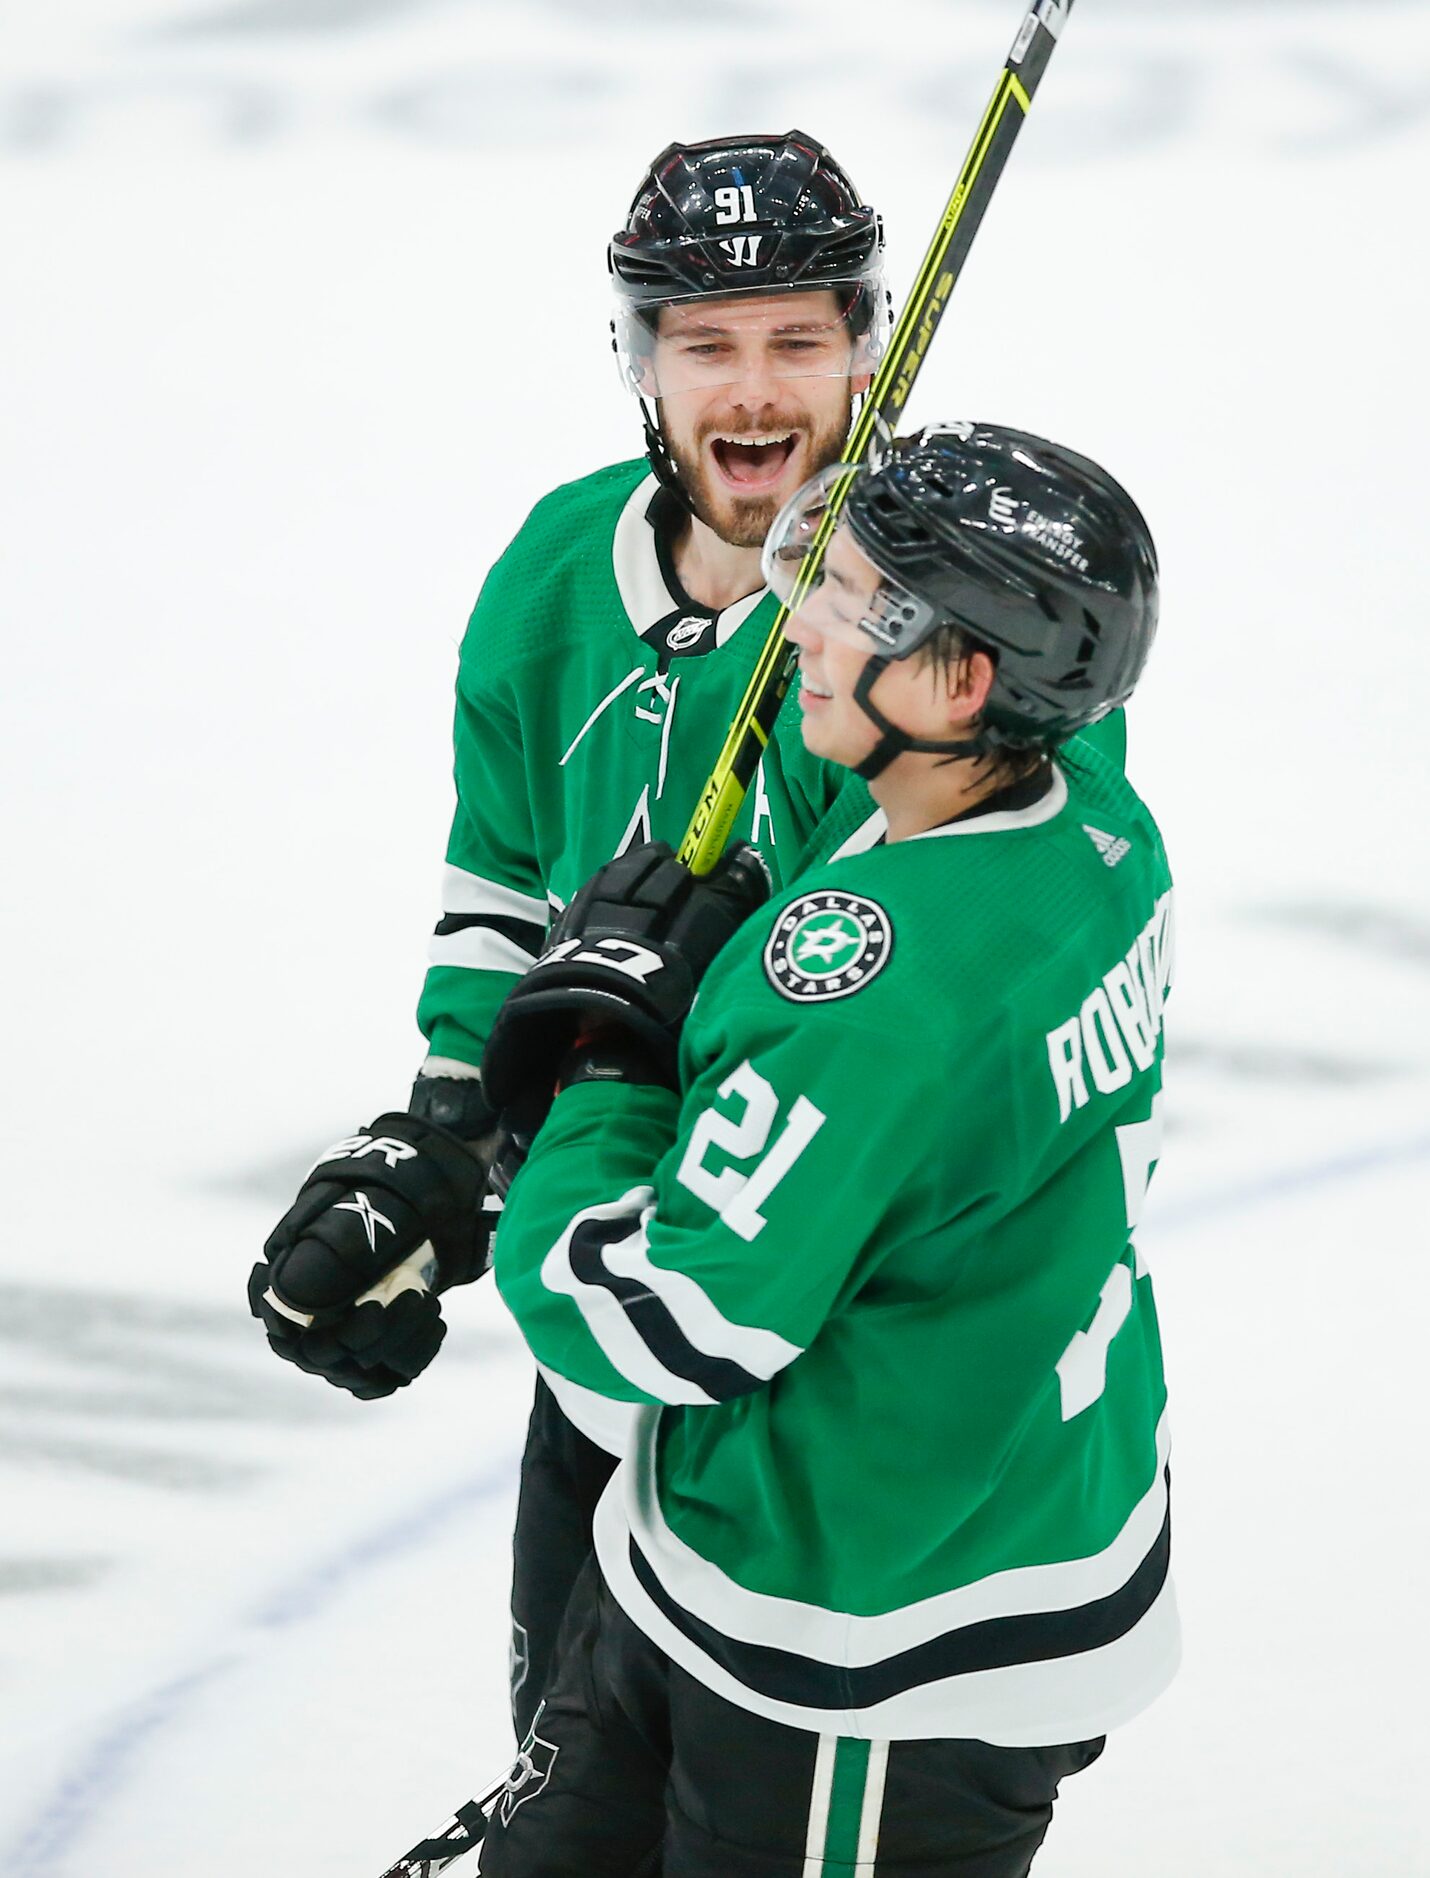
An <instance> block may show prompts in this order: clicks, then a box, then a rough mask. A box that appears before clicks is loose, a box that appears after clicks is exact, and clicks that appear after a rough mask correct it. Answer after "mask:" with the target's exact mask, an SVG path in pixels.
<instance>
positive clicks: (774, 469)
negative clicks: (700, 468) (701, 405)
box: [710, 430, 799, 489]
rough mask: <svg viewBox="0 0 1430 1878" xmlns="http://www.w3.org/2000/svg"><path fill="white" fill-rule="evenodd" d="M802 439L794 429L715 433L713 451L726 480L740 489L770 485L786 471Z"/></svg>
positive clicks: (762, 487)
mask: <svg viewBox="0 0 1430 1878" xmlns="http://www.w3.org/2000/svg"><path fill="white" fill-rule="evenodd" d="M798 441H799V439H798V437H797V435H796V433H795V432H794V431H792V430H783V431H766V432H762V433H761V434H760V435H758V436H750V437H731V436H721V437H712V438H711V440H710V453H711V455H712V456H713V457H714V458H715V462H716V464H717V466H718V468H719V470H720V473H721V475H722V476H723V477H724V478H725V480H726V482H728V483H731V484H733V485H734V487H736V488H737V489H767V488H768V487H769V486H770V485H771V484H772V483H776V482H778V481H779V479H780V477H781V476H782V475H783V474H784V470H785V465H786V464H787V463H788V462H789V460H790V458H791V457H792V456H793V455H794V453H795V446H796V444H797V443H798Z"/></svg>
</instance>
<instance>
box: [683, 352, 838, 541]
mask: <svg viewBox="0 0 1430 1878" xmlns="http://www.w3.org/2000/svg"><path fill="white" fill-rule="evenodd" d="M853 411H854V399H853V396H852V394H851V393H850V392H849V391H848V390H847V389H846V391H845V395H844V398H843V400H842V408H841V409H840V410H839V411H838V412H836V413H835V415H834V416H832V417H831V418H830V419H829V421H828V423H827V424H825V425H823V426H822V427H821V428H819V429H817V430H816V429H813V428H811V424H810V420H809V419H808V418H805V417H801V418H796V419H795V420H794V421H793V422H791V421H790V420H789V419H787V418H779V417H771V418H769V419H768V420H766V421H764V422H762V423H760V424H758V425H753V424H752V425H750V426H748V431H747V434H749V435H752V436H759V435H762V434H764V433H766V432H768V431H776V430H792V431H795V432H796V433H802V434H803V435H804V436H805V437H806V438H807V439H808V445H809V447H808V449H807V450H806V452H805V462H804V468H803V471H802V472H801V475H800V483H803V482H805V481H807V480H808V478H809V477H811V476H815V475H818V473H819V471H820V470H822V469H823V468H824V466H825V465H826V464H827V463H837V462H838V461H839V458H840V457H841V456H842V454H843V452H844V443H845V439H846V438H847V437H848V435H849V421H850V418H851V417H852V415H853ZM740 434H741V433H740V432H739V431H736V430H732V429H731V427H730V425H729V424H728V423H724V424H719V423H715V422H714V421H713V420H712V421H711V422H710V423H708V424H702V425H701V426H700V427H699V429H698V430H697V431H696V433H695V436H694V438H693V439H692V440H691V441H690V442H689V443H681V442H677V441H676V440H675V439H674V438H673V437H670V436H667V437H666V439H665V447H666V449H667V450H669V452H670V455H671V458H672V460H673V462H674V463H675V467H676V469H677V470H678V471H679V472H680V482H681V487H682V488H683V489H684V490H685V493H686V495H687V497H688V498H689V501H690V506H691V508H692V509H693V510H694V512H695V514H696V515H697V516H698V517H699V518H700V520H701V521H702V522H704V524H705V526H706V527H707V528H709V529H712V530H713V531H714V532H715V533H716V534H717V535H718V536H719V537H720V539H721V540H722V541H724V542H728V543H729V545H730V546H731V547H732V548H762V547H763V546H764V544H765V536H766V535H767V534H768V533H769V532H770V526H771V524H772V523H773V521H774V519H775V517H776V516H777V515H778V514H779V512H780V510H781V509H782V508H783V507H784V505H785V503H786V502H787V501H788V500H789V498H790V497H791V496H792V495H793V494H794V491H795V488H796V487H798V484H792V485H791V486H790V487H789V488H787V489H786V490H785V491H784V493H783V494H771V495H763V496H745V497H742V496H732V495H730V494H729V492H728V491H727V490H725V489H723V488H721V487H719V486H718V485H717V484H716V483H715V481H714V478H713V476H712V475H711V473H710V471H709V469H708V468H707V458H706V454H705V445H706V443H707V442H708V440H709V439H710V438H711V437H735V436H739V435H740Z"/></svg>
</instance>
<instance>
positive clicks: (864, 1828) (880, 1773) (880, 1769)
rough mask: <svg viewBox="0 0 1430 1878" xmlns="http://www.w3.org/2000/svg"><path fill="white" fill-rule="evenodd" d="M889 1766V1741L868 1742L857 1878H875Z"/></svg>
mask: <svg viewBox="0 0 1430 1878" xmlns="http://www.w3.org/2000/svg"><path fill="white" fill-rule="evenodd" d="M888 1767H889V1744H888V1742H887V1741H872V1742H870V1744H869V1771H868V1773H867V1774H866V1775H865V1776H864V1806H863V1809H862V1811H861V1812H860V1814H859V1846H858V1850H857V1851H856V1852H855V1854H854V1871H855V1875H856V1878H874V1860H875V1858H876V1856H877V1854H878V1851H879V1822H880V1820H881V1818H882V1817H883V1812H884V1776H885V1774H886V1773H887V1772H888Z"/></svg>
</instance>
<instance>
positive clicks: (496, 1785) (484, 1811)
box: [382, 1774, 507, 1878]
mask: <svg viewBox="0 0 1430 1878" xmlns="http://www.w3.org/2000/svg"><path fill="white" fill-rule="evenodd" d="M506 1783H507V1776H506V1775H505V1774H503V1775H502V1777H501V1779H500V1780H497V1781H494V1782H493V1783H492V1785H491V1786H490V1787H488V1788H487V1790H486V1792H485V1793H480V1794H478V1795H477V1797H476V1799H475V1800H468V1801H467V1803H466V1805H465V1806H459V1807H458V1808H457V1810H456V1812H455V1813H454V1814H453V1815H452V1817H451V1818H450V1819H449V1820H446V1821H445V1822H444V1823H443V1824H442V1825H441V1826H439V1827H438V1828H437V1830H436V1832H434V1833H433V1835H432V1837H431V1838H430V1839H419V1840H418V1842H417V1844H416V1845H414V1846H413V1848H412V1850H411V1851H410V1852H406V1853H404V1854H403V1856H402V1857H401V1858H400V1859H398V1861H397V1863H396V1864H395V1865H389V1866H388V1868H387V1870H386V1871H385V1872H384V1873H383V1874H382V1878H437V1874H438V1872H443V1871H446V1869H447V1867H448V1866H449V1865H453V1864H455V1863H456V1861H457V1860H458V1859H459V1858H464V1857H465V1856H466V1854H467V1853H468V1852H471V1851H474V1850H475V1849H476V1847H477V1846H479V1845H480V1844H481V1842H482V1840H483V1838H484V1837H485V1836H486V1830H487V1819H488V1817H489V1816H490V1813H491V1810H492V1808H493V1807H494V1806H495V1805H496V1803H497V1801H498V1799H499V1798H500V1797H501V1794H502V1792H503V1790H504V1788H505V1787H506Z"/></svg>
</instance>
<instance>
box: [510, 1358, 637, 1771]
mask: <svg viewBox="0 0 1430 1878" xmlns="http://www.w3.org/2000/svg"><path fill="white" fill-rule="evenodd" d="M615 1465H616V1461H615V1456H614V1455H612V1454H608V1453H607V1452H606V1450H605V1449H604V1448H600V1447H597V1446H596V1444H595V1442H594V1441H588V1440H587V1439H586V1437H585V1435H583V1434H582V1433H581V1431H580V1429H579V1428H577V1427H575V1426H574V1424H573V1423H571V1422H570V1421H568V1420H567V1418H566V1416H565V1415H564V1414H563V1413H562V1411H561V1409H560V1407H559V1406H558V1405H557V1401H556V1397H555V1396H554V1395H553V1394H552V1393H551V1391H550V1389H548V1388H547V1386H546V1384H545V1383H544V1382H543V1381H542V1380H541V1378H540V1377H539V1376H538V1377H537V1379H536V1399H535V1401H534V1402H533V1403H532V1405H531V1421H530V1423H529V1424H528V1427H527V1431H526V1452H525V1453H524V1454H523V1455H522V1460H521V1491H520V1495H519V1497H518V1499H517V1503H516V1531H515V1534H514V1536H513V1539H512V1573H511V1641H512V1647H511V1713H512V1721H513V1723H514V1725H515V1727H516V1738H517V1740H518V1741H520V1740H522V1739H523V1737H524V1736H525V1734H526V1731H527V1729H528V1728H529V1727H530V1726H531V1718H532V1716H533V1715H534V1714H535V1713H536V1705H537V1703H538V1702H539V1701H540V1700H541V1697H542V1695H543V1693H544V1692H545V1687H546V1679H547V1676H548V1675H549V1674H550V1671H551V1661H552V1657H553V1655H554V1654H555V1650H556V1636H557V1632H558V1631H559V1630H560V1628H561V1619H562V1616H563V1614H564V1612H565V1610H566V1604H567V1600H568V1599H569V1598H570V1596H571V1587H572V1586H573V1585H574V1584H575V1582H576V1580H577V1578H578V1577H579V1576H580V1572H581V1567H582V1566H583V1565H584V1564H585V1563H586V1560H587V1559H588V1558H589V1557H590V1556H591V1520H592V1517H593V1515H594V1514H595V1511H596V1502H597V1501H598V1500H599V1499H600V1497H601V1494H602V1492H603V1490H604V1489H605V1485H606V1482H607V1481H608V1480H609V1479H610V1477H611V1474H612V1473H613V1471H614V1470H615Z"/></svg>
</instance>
